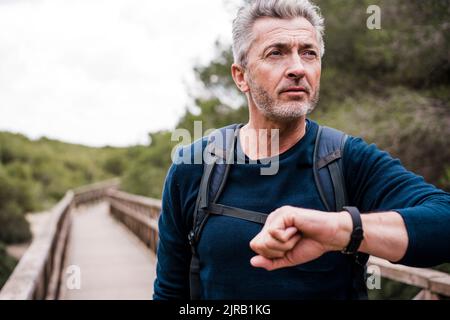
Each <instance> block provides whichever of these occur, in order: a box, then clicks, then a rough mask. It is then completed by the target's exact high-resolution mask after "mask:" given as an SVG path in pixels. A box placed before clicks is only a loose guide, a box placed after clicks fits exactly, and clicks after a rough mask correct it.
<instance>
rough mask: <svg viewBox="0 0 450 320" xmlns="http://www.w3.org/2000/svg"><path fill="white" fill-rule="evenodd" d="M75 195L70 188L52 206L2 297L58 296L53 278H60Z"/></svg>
mask: <svg viewBox="0 0 450 320" xmlns="http://www.w3.org/2000/svg"><path fill="white" fill-rule="evenodd" d="M73 198H74V193H73V192H72V191H68V192H67V193H66V195H65V196H64V198H63V199H62V200H61V201H59V202H58V204H56V205H55V206H54V207H53V209H52V210H51V214H50V220H49V223H48V226H47V228H45V229H42V230H41V232H40V233H39V234H38V235H37V236H36V237H35V238H34V239H33V241H32V243H31V245H30V247H29V248H28V249H27V251H26V252H25V254H24V255H23V257H22V258H21V259H20V261H19V263H18V265H17V266H16V268H15V269H14V271H13V273H12V275H11V276H10V277H9V279H8V281H7V282H6V284H5V285H4V286H3V288H2V290H1V291H0V300H29V299H46V298H49V299H52V298H57V295H58V291H59V290H58V288H57V287H58V284H57V283H55V281H52V277H58V276H59V274H60V272H61V269H62V267H63V261H62V259H61V256H62V255H63V253H64V250H65V244H66V243H67V242H66V240H67V233H68V232H69V224H70V220H69V219H70V218H69V217H70V216H69V214H68V212H69V210H70V207H71V205H72V203H73ZM54 275H55V276H54Z"/></svg>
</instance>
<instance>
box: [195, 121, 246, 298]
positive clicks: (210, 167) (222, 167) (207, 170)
mask: <svg viewBox="0 0 450 320" xmlns="http://www.w3.org/2000/svg"><path fill="white" fill-rule="evenodd" d="M240 127H242V125H238V124H233V125H230V126H227V127H224V128H221V129H218V130H215V131H214V132H213V133H212V134H211V135H209V137H208V143H207V145H206V149H205V152H204V155H205V158H204V163H203V175H202V179H201V181H200V188H199V192H198V195H197V199H196V202H195V208H194V213H193V228H192V230H191V231H190V232H189V235H188V240H189V244H190V246H191V251H192V258H191V265H190V276H189V282H190V296H191V299H192V300H198V299H200V298H201V282H200V259H199V257H198V254H197V250H196V246H197V243H198V240H199V238H200V234H201V232H202V230H203V227H204V225H205V223H206V221H207V220H208V217H209V214H210V213H209V211H208V210H207V208H208V204H209V202H211V201H209V200H210V199H213V202H214V203H215V201H216V200H217V198H218V197H219V196H220V193H221V192H222V190H223V188H224V185H225V182H226V178H227V176H228V172H229V170H230V164H231V163H232V159H233V157H234V144H235V141H236V137H237V134H238V130H239V128H240Z"/></svg>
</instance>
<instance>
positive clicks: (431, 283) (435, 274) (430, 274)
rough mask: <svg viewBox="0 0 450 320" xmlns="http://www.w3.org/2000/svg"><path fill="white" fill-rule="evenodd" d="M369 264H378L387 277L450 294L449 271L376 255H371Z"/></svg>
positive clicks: (439, 292)
mask: <svg viewBox="0 0 450 320" xmlns="http://www.w3.org/2000/svg"><path fill="white" fill-rule="evenodd" d="M368 265H376V266H378V267H379V268H380V270H381V275H382V276H383V277H385V278H388V279H391V280H394V281H398V282H402V283H405V284H409V285H412V286H416V287H419V288H423V289H427V290H429V291H431V292H433V293H438V294H441V295H445V296H450V275H449V274H447V273H444V272H440V271H436V270H432V269H426V268H413V267H408V266H404V265H398V264H393V263H390V262H389V261H387V260H384V259H380V258H376V257H370V259H369V262H368Z"/></svg>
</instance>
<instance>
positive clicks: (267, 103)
mask: <svg viewBox="0 0 450 320" xmlns="http://www.w3.org/2000/svg"><path fill="white" fill-rule="evenodd" d="M249 80H250V81H249V85H250V95H251V97H252V98H253V101H254V102H255V104H256V107H257V108H258V109H259V110H261V112H262V113H263V114H264V116H265V117H267V118H269V119H272V120H276V121H283V122H284V121H292V120H297V119H298V118H300V117H303V116H305V115H307V114H309V113H311V112H312V111H313V110H314V108H315V107H316V105H317V102H318V101H319V91H320V86H318V87H317V90H316V92H315V93H314V96H313V97H312V98H311V100H307V101H302V102H300V101H288V102H281V103H280V102H276V101H275V100H274V99H273V98H272V97H271V96H270V95H269V93H268V92H267V91H266V90H264V89H263V88H262V87H260V86H258V85H257V84H256V83H254V82H253V80H252V79H249Z"/></svg>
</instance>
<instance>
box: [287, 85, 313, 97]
mask: <svg viewBox="0 0 450 320" xmlns="http://www.w3.org/2000/svg"><path fill="white" fill-rule="evenodd" d="M281 93H288V94H291V95H300V94H302V93H305V94H306V93H308V90H306V88H305V87H302V86H293V87H288V88H286V89H283V90H281Z"/></svg>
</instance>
